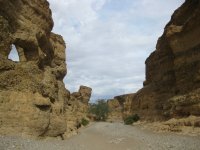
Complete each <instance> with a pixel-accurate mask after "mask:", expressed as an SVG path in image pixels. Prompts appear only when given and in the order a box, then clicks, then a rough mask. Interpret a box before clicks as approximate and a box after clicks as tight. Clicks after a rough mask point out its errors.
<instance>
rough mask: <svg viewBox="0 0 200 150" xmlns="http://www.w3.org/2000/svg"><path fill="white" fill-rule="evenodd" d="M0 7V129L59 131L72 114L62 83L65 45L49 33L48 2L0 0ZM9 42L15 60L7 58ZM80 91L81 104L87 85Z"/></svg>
mask: <svg viewBox="0 0 200 150" xmlns="http://www.w3.org/2000/svg"><path fill="white" fill-rule="evenodd" d="M0 6H1V7H0V133H2V134H17V133H22V134H23V133H25V134H29V135H34V136H58V135H63V134H64V133H66V132H68V131H69V130H70V128H69V126H70V125H69V124H70V123H69V120H70V118H71V117H76V116H75V114H72V115H69V112H70V111H71V107H72V106H71V104H70V103H71V101H73V100H72V99H73V98H71V99H70V92H69V91H68V90H66V89H65V85H64V83H63V78H64V76H65V75H66V72H67V69H66V64H65V61H66V59H65V48H66V46H65V42H64V40H63V38H62V37H61V36H60V35H57V34H54V33H52V32H51V30H52V27H53V20H52V17H51V10H50V9H49V3H48V2H47V1H46V0H37V1H29V0H15V1H13V0H8V1H5V0H0ZM11 45H14V46H15V47H16V49H17V52H18V54H19V59H20V61H19V62H13V61H11V60H9V59H8V55H9V53H10V51H11ZM80 93H81V96H82V99H81V100H82V101H83V102H84V103H86V102H87V101H88V100H89V98H90V95H91V90H90V94H88V93H87V92H85V91H84V89H82V88H81V90H80ZM84 94H85V95H84ZM72 97H73V96H72Z"/></svg>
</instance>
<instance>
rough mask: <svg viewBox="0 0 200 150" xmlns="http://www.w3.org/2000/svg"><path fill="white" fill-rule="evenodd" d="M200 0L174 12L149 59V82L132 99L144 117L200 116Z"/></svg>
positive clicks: (133, 106) (147, 63)
mask: <svg viewBox="0 0 200 150" xmlns="http://www.w3.org/2000/svg"><path fill="white" fill-rule="evenodd" d="M199 48H200V1H198V0H194V1H189V0H188V1H185V3H184V4H183V5H182V6H181V7H180V8H178V9H177V10H176V11H175V12H174V14H173V15H172V18H171V21H170V22H169V23H168V24H167V25H166V27H165V31H164V33H163V35H162V36H161V37H160V38H159V40H158V43H157V46H156V50H155V51H154V52H153V53H152V54H151V55H150V56H149V57H148V58H147V60H146V62H145V63H146V81H145V82H144V88H142V89H141V90H139V91H138V92H137V93H136V94H135V96H134V98H133V101H132V106H131V107H132V112H133V113H138V114H139V116H140V118H143V119H150V120H154V121H156V120H163V119H164V120H165V119H170V118H173V117H176V118H177V117H178V118H179V117H188V116H189V115H195V116H199V115H200V114H199V112H200V111H199V110H200V109H199V105H200V102H199V100H198V99H199V98H200V93H199V89H200V82H199V79H200V75H199V73H200V71H199V70H200V51H199Z"/></svg>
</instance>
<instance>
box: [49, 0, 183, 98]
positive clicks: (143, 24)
mask: <svg viewBox="0 0 200 150" xmlns="http://www.w3.org/2000/svg"><path fill="white" fill-rule="evenodd" d="M49 2H50V7H51V9H52V13H53V19H54V24H55V26H54V32H56V33H58V34H61V35H62V36H63V37H64V39H65V41H66V43H67V64H68V75H67V76H66V78H65V80H64V81H65V83H66V87H67V88H68V89H70V90H71V91H77V90H78V88H79V86H80V85H87V86H90V87H92V88H93V100H95V99H97V98H111V97H113V96H115V95H120V94H125V93H129V92H136V91H137V90H138V89H139V88H141V87H142V82H143V81H144V78H145V65H144V62H145V59H146V58H147V57H148V56H149V54H150V53H151V52H152V51H153V50H154V49H155V46H156V41H157V39H158V37H159V36H160V35H161V34H162V32H163V28H164V26H165V24H166V23H167V22H168V21H169V20H170V16H171V14H172V13H173V11H174V10H175V8H177V7H178V6H180V5H181V3H183V0H176V1H174V0H168V1H163V0H134V1H133V0H59V1H57V0H49Z"/></svg>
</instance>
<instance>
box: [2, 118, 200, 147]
mask: <svg viewBox="0 0 200 150" xmlns="http://www.w3.org/2000/svg"><path fill="white" fill-rule="evenodd" d="M0 150H200V137H199V136H195V137H192V136H183V135H177V134H174V133H154V132H152V131H148V130H141V129H140V128H138V127H134V126H127V125H123V124H122V123H106V122H99V123H93V124H91V125H90V126H89V127H87V128H85V129H82V130H81V131H80V132H79V134H78V135H76V136H73V137H71V138H70V139H67V140H58V139H45V140H44V139H43V140H35V139H22V138H19V137H10V136H0Z"/></svg>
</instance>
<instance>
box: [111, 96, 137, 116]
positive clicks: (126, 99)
mask: <svg viewBox="0 0 200 150" xmlns="http://www.w3.org/2000/svg"><path fill="white" fill-rule="evenodd" d="M134 95H135V94H134V93H131V94H125V95H119V96H115V97H114V98H115V99H117V100H118V102H119V104H120V105H121V107H122V116H123V118H125V117H127V116H129V115H131V114H132V111H131V103H132V100H133V97H134Z"/></svg>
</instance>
